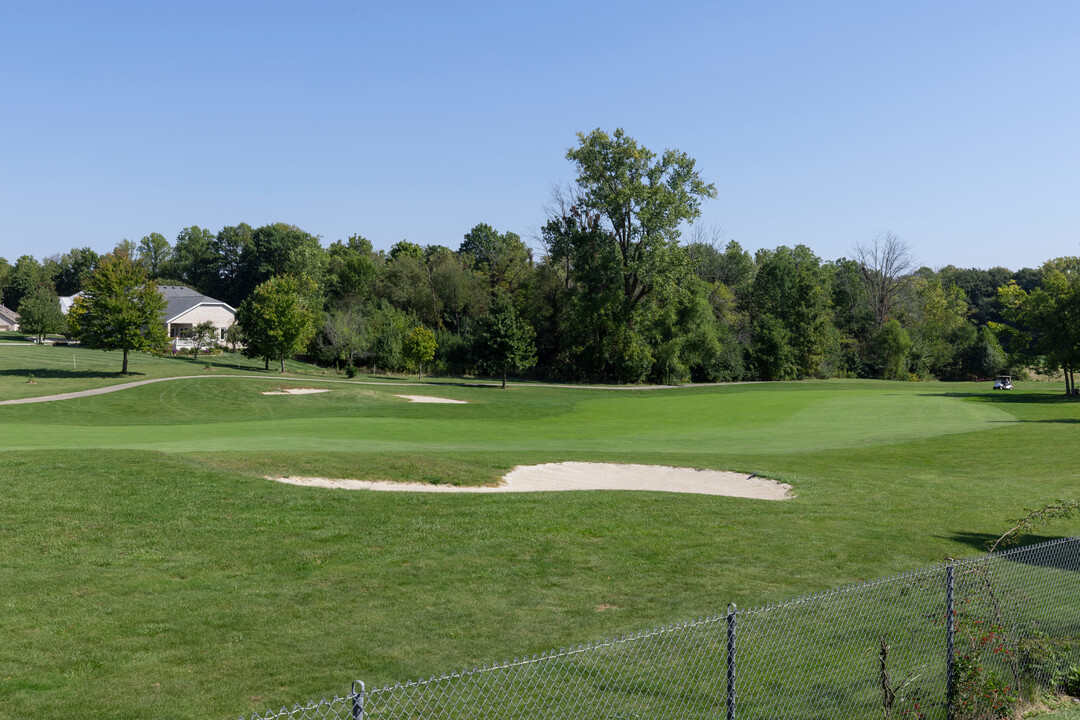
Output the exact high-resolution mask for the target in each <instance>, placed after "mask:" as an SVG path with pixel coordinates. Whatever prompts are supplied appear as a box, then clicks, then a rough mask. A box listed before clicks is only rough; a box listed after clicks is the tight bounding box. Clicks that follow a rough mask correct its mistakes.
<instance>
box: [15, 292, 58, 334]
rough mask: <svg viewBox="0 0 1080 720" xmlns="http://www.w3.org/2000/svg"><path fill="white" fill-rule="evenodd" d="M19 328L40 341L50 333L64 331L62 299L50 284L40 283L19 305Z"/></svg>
mask: <svg viewBox="0 0 1080 720" xmlns="http://www.w3.org/2000/svg"><path fill="white" fill-rule="evenodd" d="M19 316H20V317H19V329H20V330H22V331H23V332H27V333H30V334H31V335H33V336H35V337H36V338H37V341H38V342H39V343H40V342H41V341H42V340H44V339H45V336H46V335H48V334H49V333H61V332H64V329H65V324H64V314H63V313H62V312H60V299H59V298H58V297H57V296H56V293H55V292H53V290H52V288H50V287H49V286H48V285H38V286H37V287H36V288H34V289H33V290H31V291H30V293H29V294H28V295H26V297H24V298H23V300H22V304H21V305H20V306H19Z"/></svg>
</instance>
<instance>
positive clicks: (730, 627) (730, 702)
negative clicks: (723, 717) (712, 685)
mask: <svg viewBox="0 0 1080 720" xmlns="http://www.w3.org/2000/svg"><path fill="white" fill-rule="evenodd" d="M738 609H739V608H738V607H737V606H736V605H735V603H731V604H730V605H728V608H727V720H735V614H736V612H737V611H738Z"/></svg>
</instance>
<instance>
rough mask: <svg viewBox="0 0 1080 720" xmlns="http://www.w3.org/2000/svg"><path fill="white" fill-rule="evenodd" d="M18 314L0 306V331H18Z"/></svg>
mask: <svg viewBox="0 0 1080 720" xmlns="http://www.w3.org/2000/svg"><path fill="white" fill-rule="evenodd" d="M18 329H19V313H17V312H15V311H14V310H9V309H8V308H6V307H4V306H3V305H0V330H18Z"/></svg>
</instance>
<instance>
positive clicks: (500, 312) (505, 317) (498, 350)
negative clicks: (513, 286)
mask: <svg viewBox="0 0 1080 720" xmlns="http://www.w3.org/2000/svg"><path fill="white" fill-rule="evenodd" d="M474 342H475V345H474V352H475V354H476V358H477V362H478V364H479V365H480V368H481V369H482V370H484V371H486V372H489V373H491V374H492V375H502V386H503V388H505V387H506V374H507V372H508V371H510V370H519V371H520V370H527V369H528V368H531V367H532V366H533V365H534V364H535V363H536V333H535V332H534V331H533V329H532V327H530V326H529V324H528V323H527V322H525V321H524V320H523V319H521V318H519V317H518V314H517V312H516V311H515V310H514V306H513V304H512V303H511V302H510V300H509V298H507V297H506V296H505V295H503V294H502V293H497V294H496V295H495V297H494V298H493V299H492V302H491V306H490V307H489V308H488V312H487V315H485V316H484V317H482V318H481V319H480V321H479V322H478V323H477V328H476V335H475V340H474Z"/></svg>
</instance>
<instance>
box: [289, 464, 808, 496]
mask: <svg viewBox="0 0 1080 720" xmlns="http://www.w3.org/2000/svg"><path fill="white" fill-rule="evenodd" d="M270 479H271V480H277V481H278V482H284V483H289V484H292V485H305V486H309V487H324V488H337V489H342V490H377V491H389V492H436V493H438V492H452V493H508V492H510V493H512V492H565V491H570V490H645V491H652V492H675V493H694V494H699V495H725V496H728V497H741V498H753V499H757V500H786V499H788V498H790V497H791V486H790V485H788V484H786V483H782V482H778V481H776V480H769V479H768V478H763V477H758V476H756V475H747V474H745V473H734V472H725V471H720V470H696V469H694V468H680V467H671V466H667V465H620V464H616V463H582V462H565V463H545V464H543V465H524V466H519V467H516V468H514V469H513V470H512V471H510V472H509V473H508V474H507V475H506V476H504V477H503V479H502V482H501V483H500V484H499V485H497V486H481V487H476V486H465V487H463V486H460V485H433V484H429V483H405V482H402V483H398V482H383V481H374V480H332V479H328V478H311V477H274V478H270Z"/></svg>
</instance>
